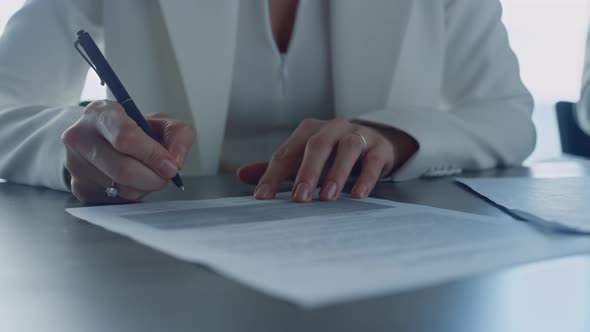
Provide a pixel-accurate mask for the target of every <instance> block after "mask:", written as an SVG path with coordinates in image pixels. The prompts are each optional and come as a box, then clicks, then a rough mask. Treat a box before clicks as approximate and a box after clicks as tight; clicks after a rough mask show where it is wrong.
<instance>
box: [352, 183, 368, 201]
mask: <svg viewBox="0 0 590 332" xmlns="http://www.w3.org/2000/svg"><path fill="white" fill-rule="evenodd" d="M367 191H368V188H367V185H365V184H360V185H359V186H358V187H356V189H355V190H354V194H355V195H356V196H357V197H359V198H365V197H367Z"/></svg>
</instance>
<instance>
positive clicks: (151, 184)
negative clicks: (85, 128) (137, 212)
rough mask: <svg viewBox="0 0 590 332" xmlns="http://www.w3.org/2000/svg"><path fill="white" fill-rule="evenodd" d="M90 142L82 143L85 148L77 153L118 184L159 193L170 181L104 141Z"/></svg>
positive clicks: (95, 139)
mask: <svg viewBox="0 0 590 332" xmlns="http://www.w3.org/2000/svg"><path fill="white" fill-rule="evenodd" d="M89 140H90V142H86V143H82V144H83V145H84V147H85V148H84V149H77V150H76V151H77V153H79V154H80V155H81V156H82V157H83V158H84V159H86V160H87V161H88V162H89V163H90V164H92V165H94V167H96V168H97V169H98V170H99V171H100V172H102V173H104V174H106V176H107V177H108V178H109V179H112V180H114V181H115V182H117V183H118V184H121V185H124V186H128V187H131V188H136V189H138V190H142V191H157V190H161V189H162V188H164V187H165V186H166V184H167V183H168V181H169V180H168V179H166V178H162V177H161V176H159V175H158V174H156V173H154V171H153V170H151V169H150V168H148V167H147V166H146V165H144V164H143V163H141V162H139V161H137V160H136V159H134V158H132V157H129V156H128V155H125V154H122V153H120V152H119V151H117V150H115V149H114V148H113V147H112V146H111V145H110V144H109V143H108V142H107V141H105V140H104V139H102V138H100V137H95V138H90V139H89Z"/></svg>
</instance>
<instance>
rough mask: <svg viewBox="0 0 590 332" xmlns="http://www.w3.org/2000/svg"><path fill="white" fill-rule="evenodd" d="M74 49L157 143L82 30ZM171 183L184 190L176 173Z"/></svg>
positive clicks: (97, 49)
mask: <svg viewBox="0 0 590 332" xmlns="http://www.w3.org/2000/svg"><path fill="white" fill-rule="evenodd" d="M78 46H82V48H83V49H84V51H85V52H86V55H84V53H82V51H81V50H80V48H79V47H78ZM74 47H75V48H76V50H77V51H78V52H79V53H80V55H82V57H83V58H84V60H86V62H88V64H89V65H90V67H91V68H92V69H94V71H95V72H96V74H97V75H98V77H99V78H100V80H101V82H100V84H102V85H104V84H105V83H106V85H107V86H108V88H109V90H111V92H112V94H113V96H115V99H117V102H119V104H121V106H123V108H124V109H125V113H127V115H128V116H129V117H130V118H131V119H133V121H135V122H136V123H137V125H138V126H139V127H140V128H141V129H142V130H143V131H144V132H145V133H146V134H147V135H148V136H149V137H151V138H152V139H153V140H154V141H156V142H158V140H157V139H156V137H155V136H154V133H153V132H152V129H151V128H150V126H149V125H148V123H147V121H145V118H144V117H143V116H142V115H141V112H139V109H138V108H137V106H136V105H135V102H133V100H132V99H131V97H130V96H129V93H127V90H126V89H125V87H124V86H123V83H121V81H120V80H119V78H118V77H117V75H116V74H115V72H114V71H113V68H112V67H111V65H109V63H108V62H107V60H106V59H105V57H104V55H103V54H102V52H101V51H100V49H99V48H98V46H96V43H95V42H94V40H93V39H92V37H91V36H90V34H89V33H88V32H86V31H84V30H80V31H78V39H77V40H76V42H75V43H74ZM86 56H88V57H86ZM172 182H174V184H175V185H176V186H177V187H178V188H180V189H182V190H184V185H183V184H182V179H181V178H180V175H179V174H178V173H177V174H176V175H175V176H174V177H173V178H172Z"/></svg>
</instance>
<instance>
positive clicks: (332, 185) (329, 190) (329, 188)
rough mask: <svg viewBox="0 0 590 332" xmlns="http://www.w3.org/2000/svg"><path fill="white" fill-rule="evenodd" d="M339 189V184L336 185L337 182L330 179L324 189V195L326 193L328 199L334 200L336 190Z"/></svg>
mask: <svg viewBox="0 0 590 332" xmlns="http://www.w3.org/2000/svg"><path fill="white" fill-rule="evenodd" d="M337 189H338V186H337V185H336V182H334V181H330V182H328V184H326V186H325V187H324V188H323V189H322V192H323V194H324V195H326V197H327V198H328V200H330V201H332V200H334V199H335V198H336V190H337Z"/></svg>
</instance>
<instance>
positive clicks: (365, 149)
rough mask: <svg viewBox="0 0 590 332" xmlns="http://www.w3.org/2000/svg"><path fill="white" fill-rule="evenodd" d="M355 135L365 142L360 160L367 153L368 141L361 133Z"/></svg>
mask: <svg viewBox="0 0 590 332" xmlns="http://www.w3.org/2000/svg"><path fill="white" fill-rule="evenodd" d="M353 134H355V135H357V136H358V137H360V138H361V141H363V150H362V151H361V155H360V156H359V159H360V158H362V157H364V156H365V153H367V139H366V138H365V136H363V135H361V134H359V133H353Z"/></svg>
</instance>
